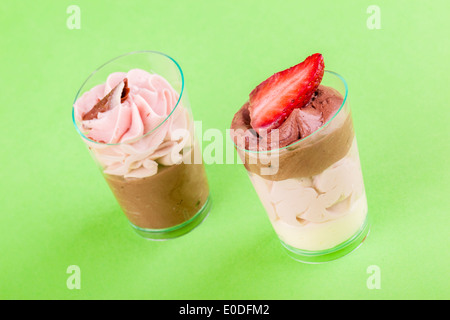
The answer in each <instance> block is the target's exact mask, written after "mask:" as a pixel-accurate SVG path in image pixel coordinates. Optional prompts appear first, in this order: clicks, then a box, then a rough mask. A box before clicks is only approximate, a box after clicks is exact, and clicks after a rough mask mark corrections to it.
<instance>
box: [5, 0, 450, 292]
mask: <svg viewBox="0 0 450 320" xmlns="http://www.w3.org/2000/svg"><path fill="white" fill-rule="evenodd" d="M263 3H264V4H263ZM71 4H77V5H78V6H79V7H80V9H81V29H74V30H70V29H68V28H67V26H66V20H67V19H68V17H69V15H68V14H67V13H66V9H67V7H68V6H69V5H71ZM372 4H376V5H378V6H379V7H380V9H381V29H379V30H377V29H375V30H370V29H368V28H367V26H366V20H367V19H368V18H369V16H370V15H369V14H368V13H367V12H366V10H367V7H368V6H369V5H372ZM449 12H450V4H449V2H448V1H424V0H423V1H419V0H417V1H387V0H385V1H381V0H377V1H375V2H373V1H298V0H295V1H271V2H270V3H269V2H268V1H265V2H263V1H256V0H255V1H244V0H242V1H237V0H236V1H234V0H230V1H207V0H202V1H200V0H198V1H166V0H161V1H87V0H84V1H81V0H78V1H65V0H64V1H53V0H46V1H40V2H39V3H38V2H35V1H7V2H4V3H2V5H1V8H0V30H1V31H0V32H1V37H0V43H1V50H0V58H1V64H0V71H1V78H0V88H1V95H0V99H1V106H0V137H1V138H0V146H1V150H2V151H1V157H0V161H1V166H0V208H1V215H0V227H1V230H0V231H1V232H0V252H1V258H0V298H3V299H18V298H24V299H34V298H42V299H54V298H61V299H109V298H112V299H119V298H126V299H127V298H130V299H131V298H133V299H135V298H139V299H140V298H143V299H338V298H342V299H432V298H438V299H448V298H450V279H449V276H448V275H449V271H450V270H449V263H450V261H449V249H450V248H449V218H448V214H449V211H450V203H449V198H450V197H449V193H450V188H449V181H450V175H449V160H448V159H449V126H448V124H449V120H450V119H449V115H450V111H449V110H450V108H449V106H448V103H449V99H448V90H449V89H448V88H449V72H450V70H449V63H448V58H449V56H450V52H449V47H450V46H449V40H448V30H449V29H450V23H449V20H448V13H449ZM134 50H157V51H161V52H164V53H167V54H169V55H170V56H172V57H173V58H175V59H176V60H177V61H178V62H179V63H180V65H181V67H182V68H183V70H184V73H185V78H186V87H187V90H188V93H189V99H190V102H191V105H192V109H193V113H194V117H195V118H196V119H197V120H200V119H201V120H202V121H203V130H206V129H208V128H218V129H220V130H221V131H223V132H224V133H225V129H227V128H228V127H229V124H230V122H231V119H232V117H233V114H234V112H235V111H236V110H237V109H238V108H239V107H240V106H241V105H242V104H243V102H244V101H245V100H246V98H247V96H248V93H249V92H250V91H251V90H252V89H253V88H254V86H256V85H257V84H258V83H259V82H261V81H262V80H264V79H265V78H267V77H268V76H269V75H271V74H272V73H274V72H277V71H279V70H282V69H285V68H287V67H290V66H292V65H294V64H296V63H298V62H300V61H302V60H303V59H304V58H305V57H306V56H307V55H309V54H311V53H313V52H321V53H322V54H323V55H324V57H325V64H326V68H327V69H329V70H334V71H336V72H338V73H340V74H341V75H343V76H344V77H345V78H346V80H347V82H348V84H349V90H350V91H349V92H350V93H349V99H350V104H351V106H352V109H353V117H354V123H355V127H356V132H357V137H358V144H359V151H360V157H361V161H362V167H363V173H364V179H365V185H366V191H367V196H368V203H369V214H370V216H371V219H372V229H371V233H370V235H369V237H368V239H367V240H366V242H365V243H364V244H363V246H362V247H361V248H359V249H358V250H357V251H356V252H354V253H352V254H350V255H349V256H347V257H344V258H343V259H341V260H338V261H335V262H331V263H328V264H323V265H305V264H300V263H298V262H295V261H293V260H291V259H290V258H289V257H288V256H287V255H286V254H285V253H284V251H283V250H282V248H281V245H280V243H279V242H278V240H277V238H276V236H275V233H274V231H273V230H272V227H271V225H270V223H269V220H268V218H267V217H266V214H265V212H264V210H263V207H262V205H261V204H260V202H259V200H258V198H257V195H256V193H255V191H254V190H253V188H252V185H251V183H250V181H249V179H248V177H247V174H246V172H245V169H244V167H243V166H242V165H238V164H234V165H233V164H231V165H208V166H207V167H206V170H207V173H208V177H209V180H210V185H211V190H212V196H213V209H212V211H211V213H210V215H209V217H208V218H207V219H206V220H205V221H204V223H203V224H202V225H200V226H199V227H198V228H197V229H195V230H194V231H192V232H191V233H189V234H188V235H186V236H184V237H182V238H178V239H175V240H171V241H166V242H150V241H146V240H144V239H142V238H140V237H139V236H137V235H136V234H135V233H134V231H133V230H132V229H131V227H130V226H129V225H128V222H127V220H126V218H125V216H124V215H123V214H122V213H121V211H120V209H119V207H118V205H117V203H116V202H115V199H114V197H113V196H112V194H111V192H110V190H109V189H108V187H107V185H106V183H105V182H104V180H103V179H102V177H101V174H100V173H99V171H98V169H97V168H96V166H95V164H94V162H93V161H92V159H91V158H90V156H89V154H88V152H87V150H86V148H85V146H84V145H83V142H82V141H81V139H80V137H79V136H78V135H77V133H76V131H75V129H74V127H73V125H72V122H71V121H72V120H71V104H72V101H73V98H74V96H75V94H76V92H77V90H78V88H79V87H80V85H81V83H82V82H83V81H84V80H85V78H86V77H87V76H88V75H89V74H90V72H91V71H93V70H94V69H95V68H96V67H98V66H99V65H101V64H102V63H104V62H105V61H107V60H109V59H111V58H113V57H115V56H117V55H120V54H122V53H125V52H129V51H134ZM205 144H207V142H204V145H203V148H205ZM70 265H77V266H79V267H80V270H81V289H79V290H76V289H75V290H69V289H68V288H67V286H66V280H67V279H68V277H69V274H67V273H66V270H67V268H68V266H70ZM373 265H375V266H378V267H379V270H380V271H381V278H380V279H381V289H369V288H368V287H367V285H366V282H367V280H368V278H369V276H370V275H371V274H370V270H372V267H370V266H373ZM368 270H369V273H368Z"/></svg>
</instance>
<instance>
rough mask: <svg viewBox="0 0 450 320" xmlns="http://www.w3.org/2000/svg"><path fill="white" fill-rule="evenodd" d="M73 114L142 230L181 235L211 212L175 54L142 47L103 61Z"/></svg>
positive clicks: (159, 236)
mask: <svg viewBox="0 0 450 320" xmlns="http://www.w3.org/2000/svg"><path fill="white" fill-rule="evenodd" d="M72 117H73V121H74V124H75V127H76V129H77V131H78V133H79V134H80V135H81V137H82V139H83V141H84V142H85V143H86V145H87V146H88V148H89V150H90V153H91V155H92V156H93V158H94V160H95V161H96V163H97V164H98V166H99V168H100V170H101V172H102V174H103V176H104V178H105V180H106V182H107V183H108V185H109V187H110V188H111V190H112V192H113V194H114V196H115V198H116V199H117V201H118V203H119V205H120V207H121V208H122V210H123V212H124V213H125V215H126V216H127V218H128V220H129V221H130V223H131V225H132V227H133V228H134V229H135V231H136V232H137V233H138V234H140V235H141V236H143V237H144V238H147V239H151V240H164V239H170V238H174V237H178V236H181V235H183V234H185V233H187V232H189V231H190V230H192V229H193V228H195V227H196V226H197V225H198V224H200V223H201V222H202V221H203V220H204V218H205V217H206V216H207V215H208V213H209V210H210V205H211V202H210V199H209V187H208V181H207V177H206V173H205V169H204V167H203V163H202V156H201V152H200V150H199V147H198V144H197V142H196V139H195V137H194V122H193V118H192V114H191V111H190V107H189V101H188V99H187V96H186V91H185V87H184V77H183V73H182V70H181V68H180V66H179V65H178V63H177V62H176V61H175V60H173V59H172V58H170V57H169V56H167V55H165V54H162V53H159V52H153V51H139V52H132V53H128V54H124V55H122V56H120V57H117V58H115V59H113V60H111V61H109V62H107V63H105V64H104V65H103V66H101V67H100V68H98V69H97V70H96V71H94V72H93V73H92V74H91V75H90V76H89V77H88V79H87V80H86V81H85V82H84V84H83V86H82V87H81V88H80V90H79V91H78V93H77V95H76V98H75V102H74V106H73V111H72Z"/></svg>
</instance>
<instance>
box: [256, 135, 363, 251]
mask: <svg viewBox="0 0 450 320" xmlns="http://www.w3.org/2000/svg"><path fill="white" fill-rule="evenodd" d="M249 174H250V178H251V180H252V182H253V185H254V187H255V189H256V191H257V193H258V195H259V197H260V199H261V202H262V203H263V205H264V207H265V209H266V211H267V214H268V215H269V218H270V221H271V222H272V225H273V227H274V229H275V231H276V232H277V234H278V236H279V238H280V239H281V240H282V241H284V242H285V243H286V244H288V245H291V246H293V247H295V248H298V249H302V250H324V249H329V248H332V247H334V246H336V245H338V244H340V243H342V242H343V241H345V240H347V239H349V238H350V237H352V236H353V235H354V234H355V233H356V232H357V231H358V230H359V229H360V228H361V227H362V225H363V223H364V221H365V217H366V215H367V201H366V197H365V192H364V183H363V177H362V173H361V167H360V160H359V156H358V148H357V143H356V139H353V143H352V146H351V148H350V150H349V152H348V154H347V155H346V156H345V157H344V158H342V159H341V160H339V161H337V162H336V163H334V164H333V165H331V166H330V167H328V168H327V169H325V170H324V171H323V172H322V173H320V174H318V175H315V176H312V177H305V178H295V179H286V180H281V181H270V180H267V179H264V178H262V177H261V176H258V175H256V174H253V173H249Z"/></svg>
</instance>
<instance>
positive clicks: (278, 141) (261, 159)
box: [231, 85, 354, 181]
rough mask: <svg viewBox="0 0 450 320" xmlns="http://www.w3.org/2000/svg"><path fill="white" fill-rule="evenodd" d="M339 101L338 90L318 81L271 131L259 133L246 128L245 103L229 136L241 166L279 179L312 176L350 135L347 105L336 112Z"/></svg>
mask: <svg viewBox="0 0 450 320" xmlns="http://www.w3.org/2000/svg"><path fill="white" fill-rule="evenodd" d="M342 103H343V97H342V95H341V94H340V93H339V92H338V91H336V90H334V89H333V88H331V87H326V86H322V85H320V86H319V87H318V89H317V90H316V92H315V93H314V96H313V97H312V98H311V101H310V102H309V103H308V104H307V105H306V106H304V107H303V108H298V109H294V111H293V112H292V113H291V114H290V115H289V117H288V118H287V119H286V120H285V121H284V122H283V124H282V125H281V126H280V127H278V128H277V129H275V130H276V131H274V130H271V131H270V132H268V133H266V134H264V133H262V134H259V135H258V134H256V132H255V131H254V130H253V129H252V128H251V125H250V115H249V112H248V103H245V104H244V105H243V106H242V108H241V109H240V110H239V111H238V112H237V113H236V114H235V116H234V118H233V121H232V123H231V129H232V130H231V136H232V139H233V141H234V143H235V145H236V147H237V149H238V153H239V154H240V156H241V158H242V161H243V162H244V165H245V166H246V168H247V170H248V171H250V172H253V173H255V174H258V175H260V176H261V177H263V178H265V179H268V180H273V181H279V180H285V179H289V178H302V177H311V176H314V175H316V174H319V173H321V172H322V171H323V170H325V169H326V168H328V167H329V166H331V165H332V164H333V163H335V162H336V161H338V160H340V159H342V158H343V157H344V156H345V155H346V154H347V153H348V151H349V149H350V146H351V144H352V141H353V137H354V130H353V123H352V118H351V114H350V111H349V109H348V108H347V107H346V106H344V107H343V108H342V109H341V110H340V111H339V112H338V110H339V108H340V107H341V105H342ZM337 112H338V113H337ZM336 113H337V114H336ZM333 116H335V117H334V118H333ZM332 118H333V119H332ZM331 119H332V121H330V122H328V121H329V120H331Z"/></svg>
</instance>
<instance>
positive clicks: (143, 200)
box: [105, 163, 209, 229]
mask: <svg viewBox="0 0 450 320" xmlns="http://www.w3.org/2000/svg"><path fill="white" fill-rule="evenodd" d="M105 179H106V181H107V182H108V185H109V187H110V188H111V190H112V192H113V193H114V195H115V196H116V198H117V200H118V202H119V204H120V206H121V207H122V210H123V211H124V212H125V214H126V215H127V217H128V219H129V220H130V221H131V223H133V224H134V225H135V226H137V227H140V228H146V229H163V228H169V227H173V226H176V225H178V224H180V223H183V222H185V221H187V220H189V219H190V218H192V217H193V216H194V215H195V214H196V213H197V212H198V211H200V209H201V208H202V207H203V206H204V205H205V203H206V200H207V198H208V195H209V187H208V181H207V178H206V173H205V169H204V167H203V164H185V163H181V164H177V165H173V166H168V167H166V166H162V165H159V166H158V173H157V174H155V175H152V176H149V177H145V178H124V177H123V176H116V175H106V174H105Z"/></svg>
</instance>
